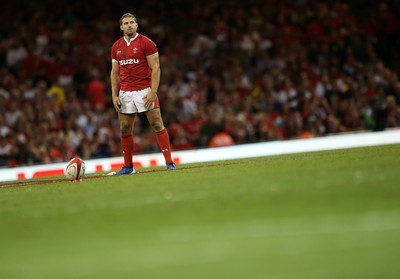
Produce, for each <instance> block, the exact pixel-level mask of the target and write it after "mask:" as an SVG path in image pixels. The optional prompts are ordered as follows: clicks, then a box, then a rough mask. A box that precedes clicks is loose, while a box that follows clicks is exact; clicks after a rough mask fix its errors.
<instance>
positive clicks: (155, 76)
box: [145, 52, 161, 108]
mask: <svg viewBox="0 0 400 279" xmlns="http://www.w3.org/2000/svg"><path fill="white" fill-rule="evenodd" d="M146 59H147V64H148V65H149V67H150V69H151V85H150V86H151V91H150V93H149V94H147V100H146V104H145V106H146V108H150V107H151V106H152V105H153V102H154V101H155V100H156V98H157V90H158V86H159V85H160V73H161V70H160V58H159V55H158V52H156V53H154V54H152V55H149V56H147V57H146Z"/></svg>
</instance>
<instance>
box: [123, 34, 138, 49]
mask: <svg viewBox="0 0 400 279" xmlns="http://www.w3.org/2000/svg"><path fill="white" fill-rule="evenodd" d="M137 36H139V33H136V36H135V37H133V38H131V39H130V40H129V41H128V40H127V39H126V38H125V36H124V40H125V42H126V43H127V45H128V46H129V45H130V44H131V42H133V41H134V40H135V39H136V38H137Z"/></svg>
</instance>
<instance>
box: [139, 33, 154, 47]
mask: <svg viewBox="0 0 400 279" xmlns="http://www.w3.org/2000/svg"><path fill="white" fill-rule="evenodd" d="M138 39H139V40H141V41H145V42H151V43H153V44H154V42H153V40H152V39H150V38H149V37H147V36H146V35H143V34H141V33H139V34H138Z"/></svg>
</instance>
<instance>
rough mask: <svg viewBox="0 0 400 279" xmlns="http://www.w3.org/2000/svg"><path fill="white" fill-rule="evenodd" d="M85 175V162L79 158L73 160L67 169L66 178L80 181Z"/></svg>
mask: <svg viewBox="0 0 400 279" xmlns="http://www.w3.org/2000/svg"><path fill="white" fill-rule="evenodd" d="M84 175H85V162H84V161H83V160H82V159H81V158H79V157H75V158H72V159H71V161H69V162H68V164H67V166H66V167H65V176H66V177H67V178H68V179H69V180H70V181H80V180H81V179H82V177H83V176H84Z"/></svg>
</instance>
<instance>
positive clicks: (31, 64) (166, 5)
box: [0, 0, 400, 167]
mask: <svg viewBox="0 0 400 279" xmlns="http://www.w3.org/2000/svg"><path fill="white" fill-rule="evenodd" d="M128 11H130V12H133V13H134V14H135V15H136V16H137V18H138V20H139V32H141V33H143V34H145V35H146V34H147V35H148V36H149V37H150V38H152V39H153V40H154V41H155V42H156V43H157V45H158V47H159V51H160V55H161V58H160V59H161V73H162V80H161V86H160V90H159V94H158V95H159V98H160V102H161V103H162V113H163V117H164V121H165V122H166V123H165V124H166V126H167V127H168V129H169V130H170V136H171V143H172V147H173V148H174V149H175V150H183V149H188V148H202V147H207V146H208V145H209V143H210V140H211V139H212V138H213V136H215V135H216V134H217V133H219V132H221V131H223V132H224V133H226V134H228V135H229V136H230V137H232V139H233V141H234V144H241V143H250V142H260V141H274V140H287V139H295V138H310V137H321V136H327V135H331V134H337V133H345V132H360V131H381V130H384V129H388V128H396V127H399V126H400V81H399V73H400V51H399V50H400V35H399V34H400V1H398V0H394V1H372V0H369V1H351V3H350V2H349V1H307V0H297V1H295V0H292V1H277V0H264V1H260V0H250V1H236V0H226V1H216V0H214V1H200V0H194V1H184V0H169V1H157V0H147V1H143V2H142V3H140V4H138V5H137V6H136V5H133V4H132V1H123V0H116V1H112V2H110V1H106V0H99V1H96V5H92V4H91V2H90V1H79V2H78V1H65V0H58V1H53V0H43V3H42V4H40V5H37V4H35V3H34V2H28V1H21V0H14V1H11V2H10V3H7V5H6V6H5V7H3V8H2V9H1V11H0V13H1V14H0V167H13V166H23V165H33V164H42V163H50V162H64V161H68V160H69V159H70V158H71V157H72V156H74V155H76V154H78V155H79V156H81V157H82V158H84V159H87V158H105V157H110V156H120V155H121V151H120V147H119V135H118V133H119V129H118V121H117V117H116V112H115V111H114V108H113V106H112V103H111V93H110V81H109V72H110V65H111V61H110V47H111V44H112V42H113V41H115V39H116V38H118V37H120V36H122V33H121V31H120V30H119V28H118V20H119V17H120V16H121V15H122V13H124V12H128ZM144 121H146V120H145V118H143V117H140V118H138V120H137V123H136V127H135V138H134V141H135V143H136V145H135V152H136V153H146V152H153V151H158V146H157V143H156V141H155V139H154V134H153V133H152V132H151V131H150V130H149V128H148V125H146V123H144Z"/></svg>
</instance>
